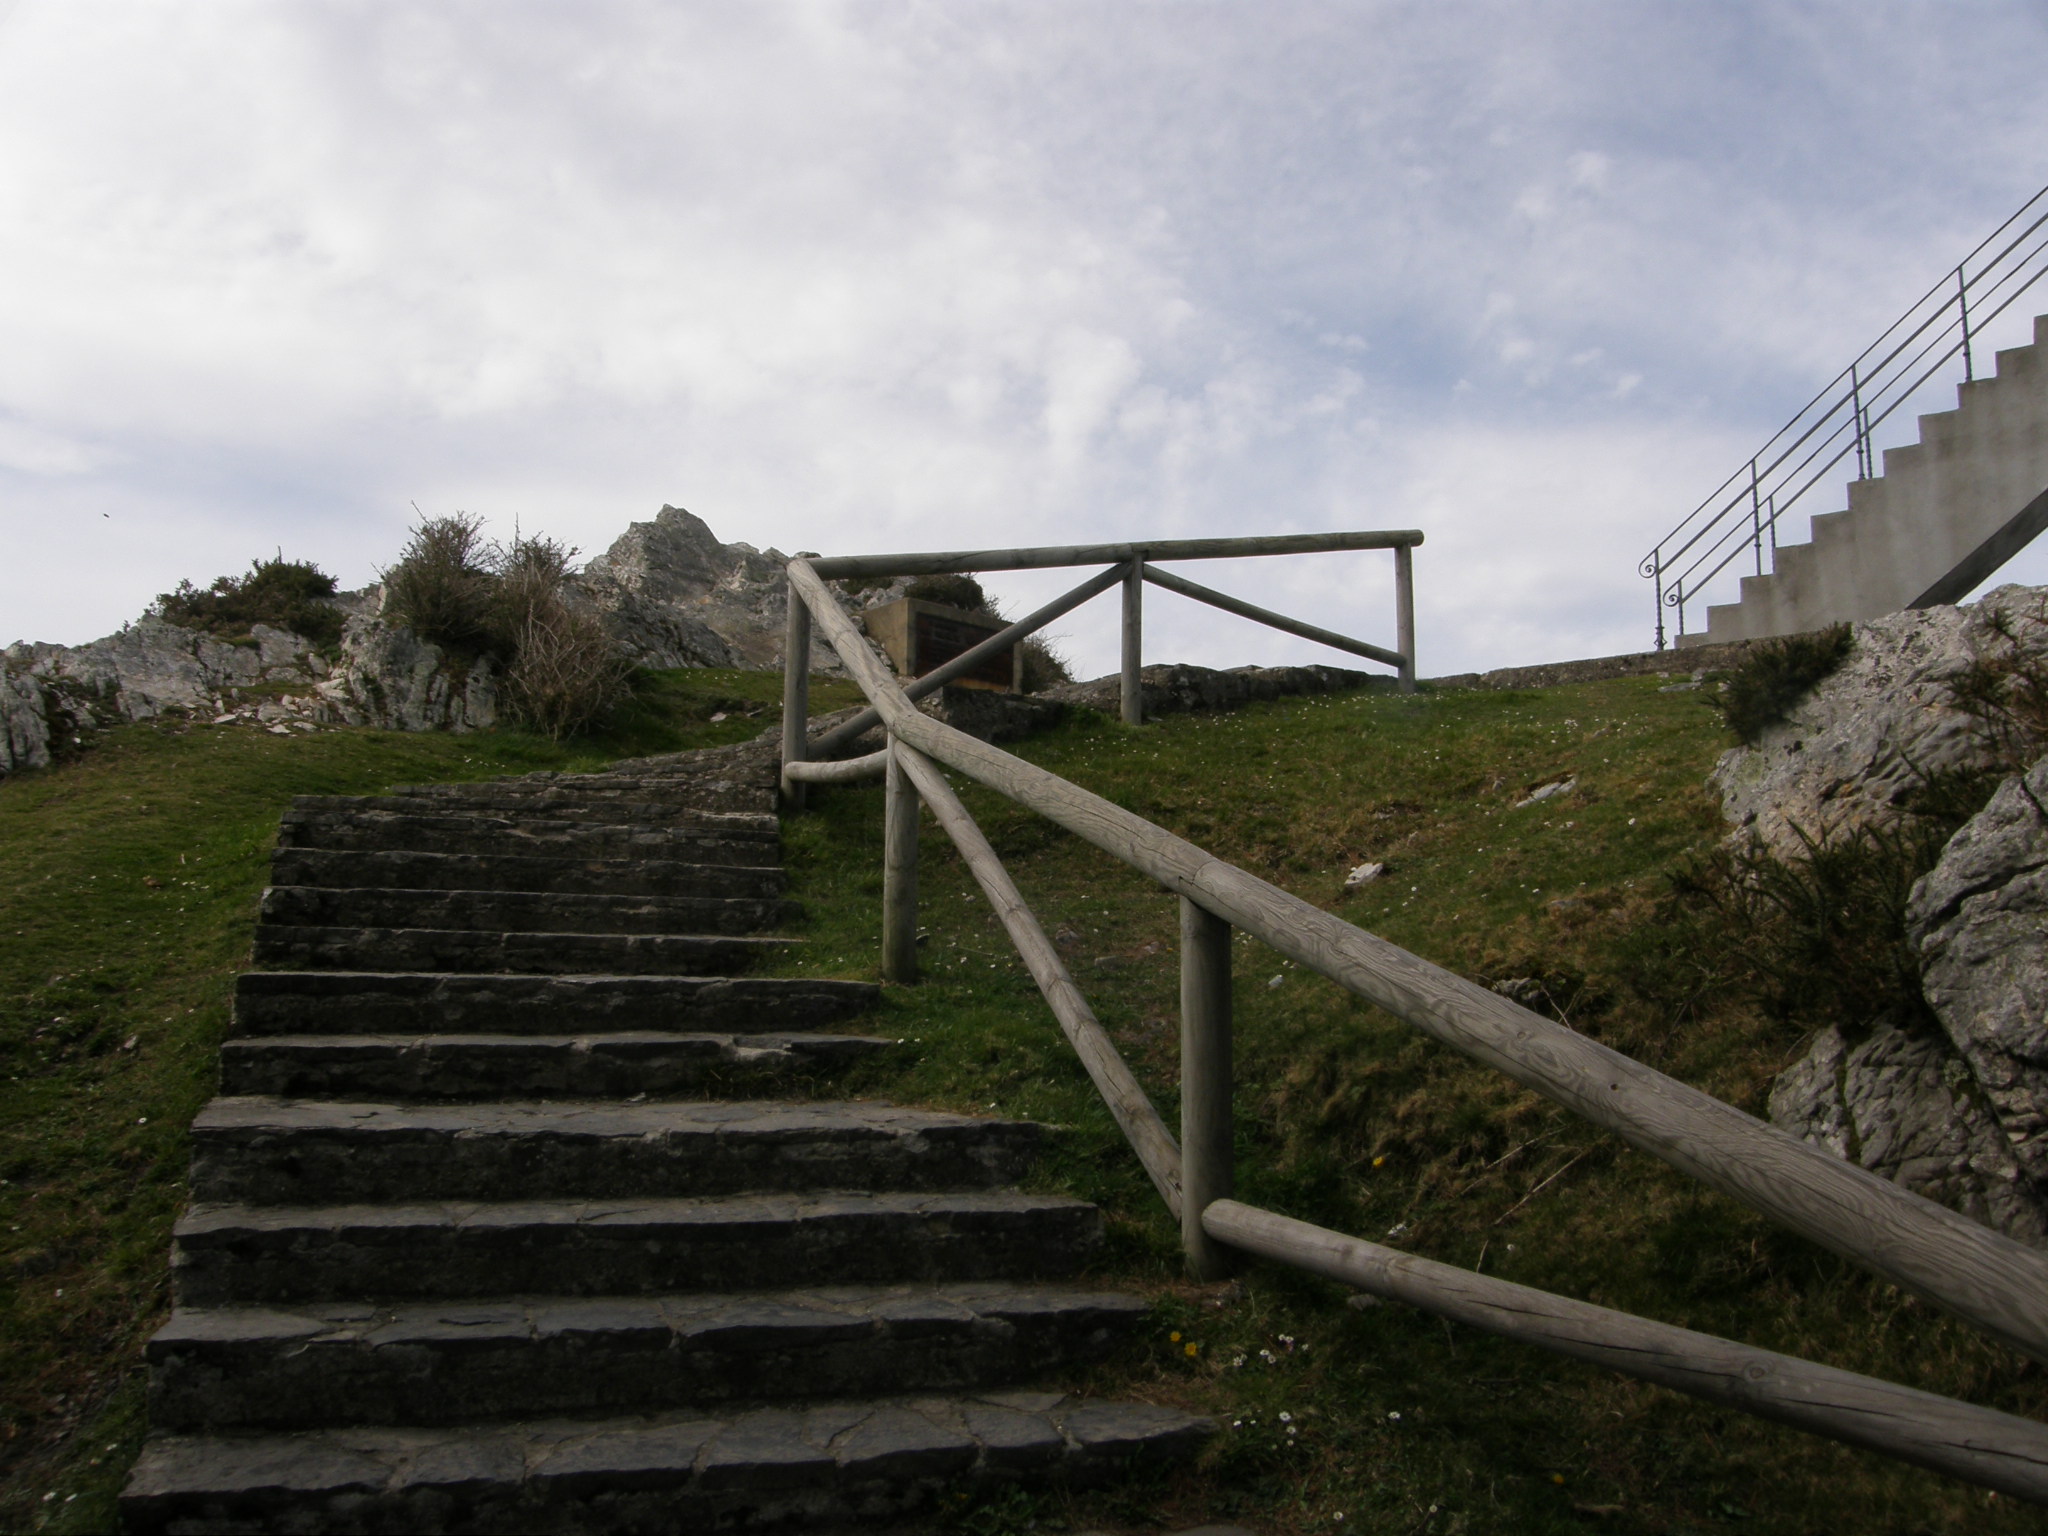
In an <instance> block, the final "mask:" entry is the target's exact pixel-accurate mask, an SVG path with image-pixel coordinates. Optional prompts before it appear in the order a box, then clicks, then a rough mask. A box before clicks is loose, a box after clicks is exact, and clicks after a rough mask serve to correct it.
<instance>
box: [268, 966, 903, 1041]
mask: <svg viewBox="0 0 2048 1536" xmlns="http://www.w3.org/2000/svg"><path fill="white" fill-rule="evenodd" d="M880 993H881V989H880V988H879V987H877V986H875V985H874V984H872V983H870V982H863V981H822V980H812V979H810V978H806V977H724V976H512V975H475V976H463V975H439V974H436V973H434V972H432V971H389V972H377V971H244V972H243V973H242V974H241V975H240V976H238V977H236V978H235V1033H236V1034H238V1035H330V1034H332V1035H399V1034H409V1035H453V1034H468V1033H477V1034H488V1035H569V1034H589V1033H598V1034H618V1033H621V1032H623V1031H634V1030H687V1031H700V1030H706V1031H712V1032H715V1033H739V1034H754V1033H763V1032H780V1033H789V1032H791V1031H798V1032H807V1031H811V1030H816V1029H822V1028H826V1027H828V1026H830V1025H833V1024H843V1023H845V1022H847V1021H848V1020H850V1019H852V1018H854V1017H855V1016H857V1015H858V1014H860V1013H862V1012H864V1011H865V1010H866V1009H868V1008H869V1007H871V1006H873V1004H874V1002H875V999H876V998H877V997H878V996H880Z"/></svg>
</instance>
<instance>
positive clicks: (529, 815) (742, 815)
mask: <svg viewBox="0 0 2048 1536" xmlns="http://www.w3.org/2000/svg"><path fill="white" fill-rule="evenodd" d="M291 808H292V810H293V811H294V812H300V813H319V814H334V813H340V814H344V815H345V814H349V813H352V812H357V811H388V812H395V813H397V814H399V815H405V816H481V817H485V818H488V819H500V820H514V821H525V820H529V819H530V820H541V821H577V822H587V823H591V824H593V825H599V826H610V825H625V826H641V825H645V826H656V827H666V826H690V827H696V826H703V827H710V828H713V829H717V830H728V829H731V828H735V827H739V828H749V829H752V830H755V831H773V830H774V829H775V827H774V824H775V817H773V816H772V815H761V814H758V813H755V812H746V811H738V812H735V811H712V810H706V809H705V808H704V807H702V806H699V805H693V804H691V803H690V802H689V801H688V800H687V799H682V798H673V797H671V798H664V797H663V796H662V795H661V793H660V792H659V791H658V790H634V791H619V790H613V791H609V792H607V791H595V792H593V791H590V790H575V791H562V790H550V791H542V792H539V793H525V794H502V793H498V794H494V793H490V792H486V791H479V790H476V789H473V788H464V789H460V790H451V791H449V792H444V793H439V794H425V793H420V792H411V793H402V794H388V795H294V796H293V797H292V806H291Z"/></svg>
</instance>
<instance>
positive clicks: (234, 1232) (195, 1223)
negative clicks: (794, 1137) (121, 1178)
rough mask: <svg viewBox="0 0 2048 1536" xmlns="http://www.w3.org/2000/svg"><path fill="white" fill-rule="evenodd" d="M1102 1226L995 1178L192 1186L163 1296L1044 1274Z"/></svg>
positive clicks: (739, 1285) (1093, 1240)
mask: <svg viewBox="0 0 2048 1536" xmlns="http://www.w3.org/2000/svg"><path fill="white" fill-rule="evenodd" d="M1101 1237H1102V1217H1101V1214H1100V1213H1099V1212H1098V1211H1097V1210H1096V1209H1095V1207H1094V1206H1092V1205H1089V1204H1087V1203H1086V1202H1084V1201H1079V1200H1066V1199H1061V1198H1058V1197H1055V1196H1050V1195H1025V1194H1018V1193H1015V1192H1011V1191H971V1192H967V1193H948V1194H908V1193H892V1194H862V1193H856V1192H833V1193H826V1194H813V1195H782V1194H770V1195H739V1196H733V1197H729V1198H724V1199H696V1200H692V1199H672V1200H653V1199H642V1200H605V1201H594V1200H593V1201H556V1200H531V1201H516V1202H503V1203H492V1204H485V1205H474V1204H466V1203H457V1202H449V1203H446V1204H422V1205H352V1206H317V1207H303V1206H247V1205H211V1204H206V1203H200V1202H195V1203H194V1204H193V1205H192V1206H191V1207H190V1208H189V1209H188V1210H187V1211H186V1213H185V1215H184V1216H183V1217H181V1218H180V1219H179V1222H178V1225H177V1228H176V1231H175V1234H174V1238H173V1253H172V1257H171V1278H172V1288H173V1292H174V1295H175V1297H176V1300H177V1302H178V1304H179V1305H180V1306H187V1307H219V1306H228V1305H232V1304H237V1303H244V1304H246V1303H269V1302H291V1301H327V1300H358V1299H360V1300H373V1301H374V1300H390V1301H401V1300H428V1299H434V1298H442V1299H446V1298H454V1297H483V1296H502V1295H505V1294H506V1293H508V1292H536V1293H547V1294H552V1295H562V1296H620V1295H634V1294H641V1295H644V1294H646V1293H649V1292H657V1291H712V1290H758V1289H764V1288H767V1287H770V1286H792V1285H806V1284H809V1285H828V1284H838V1285H887V1284H896V1283H900V1282H904V1281H914V1280H926V1281H947V1280H1057V1279H1064V1278H1066V1277H1068V1276H1070V1275H1072V1274H1073V1273H1074V1272H1075V1271H1076V1270H1077V1269H1078V1268H1079V1267H1080V1265H1081V1264H1082V1263H1083V1262H1084V1261H1085V1260H1086V1258H1087V1257H1088V1255H1089V1254H1090V1253H1091V1252H1092V1251H1093V1250H1094V1248H1095V1247H1096V1245H1097V1244H1098V1243H1099V1242H1100V1241H1101Z"/></svg>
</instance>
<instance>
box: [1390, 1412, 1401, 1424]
mask: <svg viewBox="0 0 2048 1536" xmlns="http://www.w3.org/2000/svg"><path fill="white" fill-rule="evenodd" d="M1387 1417H1388V1418H1389V1419H1392V1420H1394V1421H1395V1422H1396V1423H1398V1422H1399V1421H1400V1418H1401V1415H1400V1414H1398V1413H1390V1414H1388V1415H1387Z"/></svg>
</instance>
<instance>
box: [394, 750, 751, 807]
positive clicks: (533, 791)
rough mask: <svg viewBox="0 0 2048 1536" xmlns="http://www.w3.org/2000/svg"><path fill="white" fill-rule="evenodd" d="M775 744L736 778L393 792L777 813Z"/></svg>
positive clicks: (544, 781)
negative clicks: (631, 802)
mask: <svg viewBox="0 0 2048 1536" xmlns="http://www.w3.org/2000/svg"><path fill="white" fill-rule="evenodd" d="M777 756H778V753H777V752H776V750H775V749H774V748H770V749H769V750H767V751H764V752H763V753H762V755H761V758H760V761H759V763H758V764H757V765H756V766H754V767H751V768H749V769H748V770H747V771H746V772H745V773H743V774H740V775H737V776H734V775H727V776H723V777H718V776H714V777H711V778H708V779H707V778H703V777H700V776H691V775H676V774H611V773H595V774H560V775H556V776H554V777H552V778H548V777H539V776H537V777H534V778H528V779H497V780H490V781H487V782H482V783H471V784H395V785H393V786H392V787H391V791H390V792H391V793H392V794H397V795H421V796H435V797H445V798H448V799H470V798H476V799H480V800H486V801H492V802H496V803H500V804H505V805H527V804H532V803H535V802H541V803H545V802H546V801H548V800H550V799H554V798H562V797H568V798H573V799H576V800H583V801H592V800H608V799H618V800H646V801H649V802H652V803H655V804H660V805H675V806H681V807H682V808H684V809H686V810H702V811H732V812H739V813H744V814H751V815H773V814H774V813H775V808H776V793H775V792H776V780H777V773H776V766H777Z"/></svg>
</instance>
